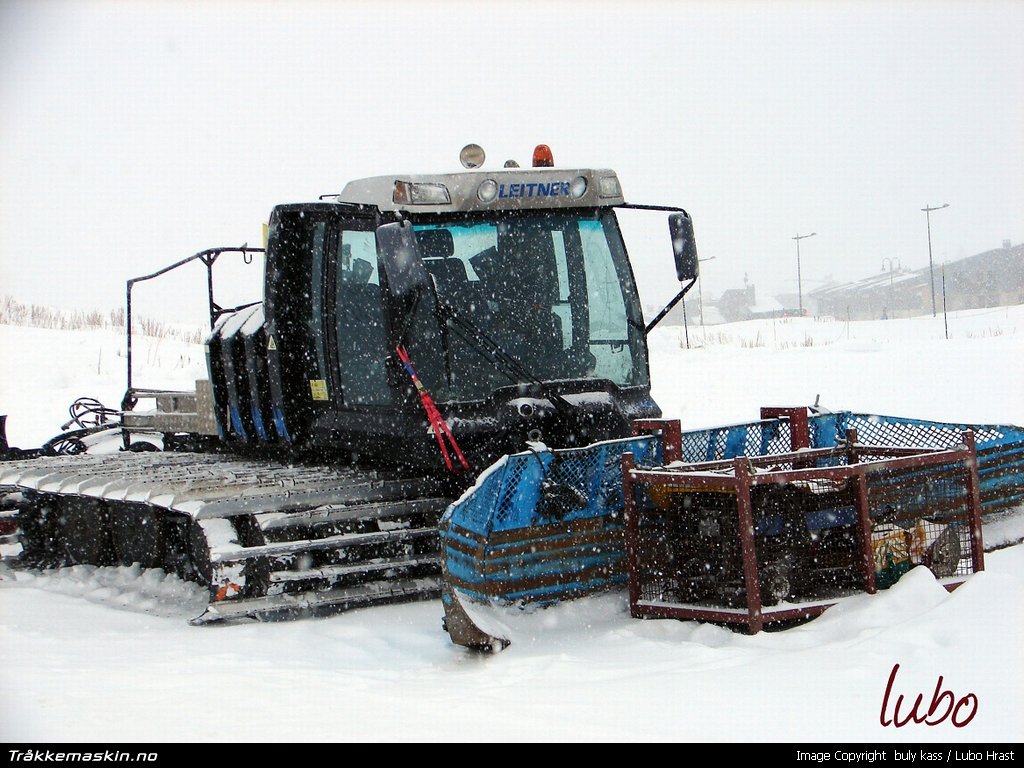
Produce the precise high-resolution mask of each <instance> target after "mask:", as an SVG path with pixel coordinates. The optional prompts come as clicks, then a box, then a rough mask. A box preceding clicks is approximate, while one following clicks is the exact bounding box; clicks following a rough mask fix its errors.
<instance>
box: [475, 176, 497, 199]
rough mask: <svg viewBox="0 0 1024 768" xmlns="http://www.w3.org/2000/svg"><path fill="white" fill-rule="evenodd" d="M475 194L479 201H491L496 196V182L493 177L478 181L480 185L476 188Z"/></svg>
mask: <svg viewBox="0 0 1024 768" xmlns="http://www.w3.org/2000/svg"><path fill="white" fill-rule="evenodd" d="M476 196H477V197H478V198H480V202H481V203H490V202H492V201H493V200H494V198H496V197H497V196H498V182H496V181H495V180H494V179H486V180H485V181H482V182H480V186H479V187H477V188H476Z"/></svg>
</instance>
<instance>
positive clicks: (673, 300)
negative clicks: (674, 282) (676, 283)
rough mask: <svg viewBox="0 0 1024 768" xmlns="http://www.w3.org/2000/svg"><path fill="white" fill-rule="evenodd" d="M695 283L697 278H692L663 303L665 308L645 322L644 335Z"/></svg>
mask: <svg viewBox="0 0 1024 768" xmlns="http://www.w3.org/2000/svg"><path fill="white" fill-rule="evenodd" d="M696 283H697V279H696V278H694V279H693V280H691V281H690V282H689V283H688V284H687V285H685V286H684V287H683V289H682V290H681V291H679V293H677V294H676V296H675V298H674V299H672V301H670V302H669V303H668V304H666V305H665V308H664V309H663V310H661V312H659V313H658V316H657V317H655V318H654V319H653V320H651V322H649V323H648V324H647V327H646V328H644V335H645V336H646V335H648V334H649V333H650V332H651V331H652V330H653V329H654V326H656V325H657V324H658V323H660V322H661V321H662V320H663V319H664V317H665V315H667V314H668V313H669V312H671V311H672V308H673V307H675V305H676V304H678V303H679V302H680V301H682V300H683V297H684V296H685V295H686V292H687V291H689V290H690V289H691V288H693V286H694V285H696Z"/></svg>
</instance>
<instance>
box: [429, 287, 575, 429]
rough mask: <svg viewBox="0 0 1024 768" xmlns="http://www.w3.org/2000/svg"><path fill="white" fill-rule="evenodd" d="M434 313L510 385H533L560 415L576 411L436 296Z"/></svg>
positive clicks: (554, 391) (553, 390)
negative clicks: (504, 377) (435, 310)
mask: <svg viewBox="0 0 1024 768" xmlns="http://www.w3.org/2000/svg"><path fill="white" fill-rule="evenodd" d="M435 295H436V293H435ZM437 311H438V316H439V318H440V320H441V321H442V323H443V325H444V326H446V327H447V326H448V325H449V324H450V325H451V326H452V327H453V329H454V330H455V332H456V334H457V335H458V337H459V338H460V339H462V341H464V342H466V344H468V345H469V346H471V347H472V348H473V349H475V350H476V351H477V352H478V353H479V354H480V356H481V357H482V358H484V360H486V361H487V362H489V363H490V364H491V365H492V366H494V369H495V370H497V371H498V372H499V373H501V374H503V375H504V376H506V377H507V378H508V379H509V380H510V381H511V382H512V383H513V384H523V383H527V384H532V385H533V386H535V387H536V388H537V389H538V390H540V392H541V394H543V395H544V397H546V398H547V399H548V400H549V401H550V402H551V404H552V405H553V406H554V407H555V409H556V410H558V411H560V412H562V413H567V412H570V411H575V410H576V406H574V405H573V404H572V403H570V402H569V401H568V400H566V399H565V398H564V397H562V395H561V394H560V393H559V392H558V391H557V390H555V389H554V388H553V387H552V386H551V384H550V383H548V382H546V381H543V380H542V379H540V378H539V377H538V376H537V375H536V374H534V373H533V372H532V371H531V370H530V369H529V368H527V367H526V366H525V365H523V364H522V362H521V361H519V360H518V359H517V358H515V357H513V356H512V355H510V354H509V353H508V352H506V351H505V349H504V348H503V347H502V346H501V344H499V343H498V342H497V341H496V340H495V339H494V338H493V337H492V336H490V335H488V334H487V333H486V332H485V331H484V330H483V329H482V328H481V327H480V326H478V325H477V324H476V323H474V322H473V321H472V320H469V319H467V318H465V317H463V316H462V313H461V312H459V310H458V309H456V308H455V307H454V306H452V304H450V303H449V302H448V301H446V300H444V299H442V298H441V297H440V296H437ZM446 336H447V335H446ZM445 353H446V355H447V356H448V357H449V358H450V357H451V345H450V344H448V343H447V339H446V343H445ZM449 365H450V364H449Z"/></svg>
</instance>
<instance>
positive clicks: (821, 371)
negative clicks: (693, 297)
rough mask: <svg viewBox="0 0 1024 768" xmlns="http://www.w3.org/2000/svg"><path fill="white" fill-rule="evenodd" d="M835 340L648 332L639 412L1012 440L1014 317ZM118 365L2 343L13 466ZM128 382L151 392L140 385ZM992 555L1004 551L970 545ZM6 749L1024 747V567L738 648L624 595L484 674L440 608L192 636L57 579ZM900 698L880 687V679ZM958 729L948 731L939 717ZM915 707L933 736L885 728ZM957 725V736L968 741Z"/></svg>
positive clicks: (19, 627)
mask: <svg viewBox="0 0 1024 768" xmlns="http://www.w3.org/2000/svg"><path fill="white" fill-rule="evenodd" d="M948 333H949V338H948V339H947V338H945V337H946V327H945V324H944V322H943V318H942V317H941V315H940V316H939V317H938V318H931V317H925V318H919V319H913V320H903V319H901V320H888V321H877V322H858V323H849V324H848V323H846V322H842V321H838V320H836V321H828V320H814V319H809V318H799V319H786V320H776V321H771V320H765V321H752V322H748V323H740V324H733V325H727V326H713V327H712V326H708V327H706V328H700V327H691V328H690V330H689V342H690V347H689V348H686V345H685V341H684V339H685V337H684V335H683V333H682V329H675V328H662V329H659V330H657V331H655V333H654V334H652V337H651V357H652V376H653V378H654V382H655V385H654V394H655V398H656V399H657V400H658V402H659V403H660V404H661V405H662V407H663V408H664V410H665V413H666V415H667V416H672V417H678V418H680V419H681V420H682V422H683V424H684V427H687V428H689V427H702V426H710V425H714V424H721V423H729V422H735V421H748V420H750V419H752V418H755V417H756V416H757V412H758V409H759V407H760V406H762V405H802V404H810V403H813V402H814V401H815V400H816V399H818V398H819V397H820V403H821V405H823V406H826V407H829V408H832V409H840V408H842V409H853V410H860V411H866V412H874V413H881V414H887V415H898V416H916V417H921V418H927V419H936V420H942V421H957V422H967V423H1012V424H1018V425H1020V424H1024V387H1022V386H1021V384H1022V379H1024V376H1022V374H1024V307H1022V306H1019V307H1011V308H1000V309H989V310H979V311H974V312H961V313H958V314H956V315H951V316H950V317H949V322H948ZM123 344H124V342H123V339H121V338H120V337H119V336H118V335H117V334H114V333H107V332H99V331H96V332H85V331H82V332H55V331H44V330H39V329H30V328H15V327H6V326H0V354H2V359H4V360H5V361H6V363H7V364H6V366H5V372H4V376H3V377H2V378H0V413H7V414H8V415H9V419H8V433H9V436H10V442H11V444H12V445H18V446H21V447H30V446H34V445H38V444H39V443H41V442H42V441H43V440H45V439H47V438H48V437H50V436H52V435H53V434H54V433H55V432H56V431H57V428H58V427H59V425H60V424H61V423H63V422H64V421H65V420H66V419H67V416H66V408H67V405H68V404H69V403H70V402H71V401H72V400H73V399H74V398H75V397H78V396H79V395H90V396H93V397H97V398H99V399H100V400H103V401H105V402H107V403H108V404H110V405H116V404H117V403H118V402H119V401H120V397H121V394H122V393H123V388H124V374H123V365H124V360H123V353H124V350H123ZM136 360H137V362H138V367H137V369H136V383H137V384H138V385H141V386H172V387H187V386H189V382H190V381H191V380H192V379H193V378H195V376H196V375H200V374H201V373H202V367H203V358H202V352H201V349H199V348H195V347H187V346H184V345H180V344H174V343H171V342H167V341H166V340H165V341H156V340H152V341H146V342H140V346H139V347H138V348H137V349H136ZM147 369H148V370H147ZM986 537H987V543H988V544H990V545H991V544H992V543H993V542H994V541H996V540H999V541H1006V542H1013V541H1019V540H1020V539H1021V538H1022V537H1024V525H1022V524H1021V523H1019V522H1016V523H1010V524H1008V525H1007V524H1003V526H1002V527H1001V528H998V529H997V528H995V527H994V526H987V527H986ZM0 586H2V587H3V588H0V686H2V689H3V691H4V697H3V705H2V714H3V717H2V718H0V738H2V739H3V740H4V741H8V742H13V741H35V742H57V741H89V742H100V741H108V740H109V741H123V742H166V741H171V742H186V741H188V742H193V741H218V742H279V741H287V742H300V741H305V742H331V741H378V742H401V741H524V740H525V741H680V742H685V741H702V742H706V741H711V742H772V743H776V742H848V743H871V744H874V743H910V742H926V741H927V742H958V743H964V742H1020V741H1021V740H1022V738H1024V696H1022V694H1021V692H1020V681H1021V680H1024V642H1022V641H1024V618H1022V615H1021V610H1020V609H1021V606H1024V545H1020V544H1017V545H1011V546H1007V547H1004V548H1001V549H999V550H997V551H991V552H989V553H988V554H987V556H986V570H985V571H984V572H982V573H978V574H975V575H974V576H972V577H970V578H969V579H968V581H967V583H966V584H964V585H963V586H962V587H960V588H959V589H957V590H956V591H954V592H953V593H947V592H946V591H945V590H944V589H943V588H942V587H941V586H939V585H938V584H937V583H936V581H935V579H934V578H933V577H932V576H931V575H930V573H929V572H928V571H926V570H924V569H921V568H919V569H915V570H914V571H912V572H911V573H910V574H908V575H907V576H905V577H904V578H903V579H902V580H901V581H900V582H899V583H898V584H897V585H896V586H895V587H893V588H891V589H889V590H887V591H884V592H881V593H879V594H877V595H874V596H867V595H864V596H858V597H855V598H851V599H849V600H848V601H846V602H844V603H842V604H841V605H838V606H835V607H833V608H831V609H829V610H828V611H826V612H825V614H824V615H822V616H821V617H819V618H817V619H815V620H814V621H811V622H809V623H807V624H805V625H803V626H800V627H796V628H792V629H788V630H786V631H780V632H762V633H760V634H758V635H755V636H747V635H743V634H740V633H737V632H733V631H730V630H728V629H722V628H719V627H715V626H710V625H704V624H698V623H693V622H677V621H667V620H660V621H659V620H649V621H639V620H634V619H631V618H630V617H629V615H628V610H627V605H626V598H625V596H624V595H622V594H611V595H604V596H600V597H596V598H590V599H586V600H580V601H576V602H572V603H565V604H562V605H560V606H556V607H554V608H550V609H547V610H543V611H536V612H533V613H530V614H521V615H518V616H515V617H512V618H514V621H513V620H511V619H510V624H511V626H512V630H513V632H512V644H511V645H510V646H509V648H507V649H506V650H505V651H503V652H502V653H499V654H495V655H487V656H485V655H478V654H476V653H473V652H469V651H466V650H465V649H462V648H458V647H456V646H453V645H452V644H451V643H450V642H449V640H448V637H447V635H446V634H445V633H444V632H443V631H442V629H441V617H442V614H443V612H442V609H441V606H440V603H439V602H426V603H418V604H413V605H405V606H389V607H384V608H374V609H368V610H362V611H354V612H351V613H348V614H343V615H339V616H335V617H332V618H327V619H318V620H304V621H296V622H290V623H271V624H244V625H238V626H208V627H192V626H189V625H188V624H187V623H186V621H185V620H186V618H187V617H188V616H189V615H191V614H193V613H194V612H195V606H196V604H197V601H198V602H201V601H202V599H203V596H202V594H200V593H199V592H198V590H196V589H194V588H192V587H191V586H190V585H187V584H182V583H181V582H178V581H176V580H174V579H171V578H166V577H162V575H161V574H160V573H155V572H150V573H139V572H137V571H133V570H132V569H101V570H97V569H91V568H82V567H80V568H75V569H67V570H65V571H63V572H62V573H60V574H59V575H53V576H47V577H36V578H27V577H21V578H20V579H19V580H16V581H14V580H10V579H7V580H4V581H2V582H0ZM896 665H898V669H896V672H895V677H894V678H892V681H891V685H890V686H889V690H890V693H889V697H888V699H887V700H886V690H887V683H889V682H890V679H891V675H892V674H893V670H894V669H895V668H896ZM943 691H949V692H950V694H951V695H952V697H953V699H952V701H953V702H954V703H955V704H956V705H958V708H957V709H956V710H955V717H956V719H957V720H959V722H960V724H961V725H963V723H964V721H965V720H967V721H968V722H967V723H966V725H963V727H957V725H956V724H954V722H953V720H954V716H952V715H951V716H949V717H946V718H942V717H941V716H942V715H943V713H944V712H945V711H946V709H947V708H948V707H947V704H948V703H949V702H950V699H949V697H948V696H944V695H943V694H942V692H943ZM918 694H922V695H923V699H924V703H923V705H922V708H921V711H922V713H923V711H924V710H926V709H927V708H928V705H929V704H930V703H931V701H932V698H933V696H937V697H939V702H938V706H937V707H936V709H935V710H934V712H933V716H932V717H931V718H930V720H931V721H938V720H941V722H939V723H938V724H935V725H929V724H927V723H915V722H910V723H908V724H906V725H904V726H903V727H896V725H895V724H892V723H891V722H890V724H889V725H883V724H882V720H889V721H891V719H892V717H893V715H894V709H895V706H896V704H897V701H898V700H899V697H900V696H902V697H903V702H902V704H901V709H900V711H899V719H900V721H901V722H902V721H903V720H904V719H905V718H906V716H907V714H908V712H909V708H910V706H911V705H912V703H913V700H914V699H915V697H916V696H917V695H918ZM972 714H973V716H971V715H972Z"/></svg>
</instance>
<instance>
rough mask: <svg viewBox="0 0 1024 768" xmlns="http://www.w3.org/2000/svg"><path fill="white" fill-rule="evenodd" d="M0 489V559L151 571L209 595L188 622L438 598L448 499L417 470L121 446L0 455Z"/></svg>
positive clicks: (24, 564) (14, 563) (18, 564)
mask: <svg viewBox="0 0 1024 768" xmlns="http://www.w3.org/2000/svg"><path fill="white" fill-rule="evenodd" d="M0 497H2V498H4V499H6V500H7V502H6V504H5V506H7V507H13V510H8V511H6V512H4V513H3V514H5V515H6V517H5V518H4V519H5V520H6V521H7V527H8V528H10V529H11V530H7V531H4V532H0V533H3V536H4V541H3V542H0V543H4V544H5V549H4V562H5V563H6V564H7V565H8V566H10V567H13V568H17V569H25V568H31V569H35V570H40V569H52V568H59V567H63V566H69V565H94V566H111V565H113V566H133V565H136V564H137V565H138V566H140V567H142V568H158V569H162V570H164V571H166V572H168V573H173V574H176V575H177V576H179V577H181V578H183V579H187V580H190V581H194V582H197V583H199V584H202V585H203V586H205V587H206V588H207V589H208V590H209V596H210V601H209V604H208V606H207V607H206V609H205V611H204V612H203V613H202V614H201V615H199V616H196V617H195V618H194V619H193V622H194V623H207V622H210V621H220V620H229V619H239V618H254V619H279V618H291V617H294V616H299V615H309V614H322V613H325V612H336V611H340V610H347V609H349V608H356V607H361V606H366V605H374V604H380V603H390V602H405V601H411V600H422V599H432V598H435V597H438V596H439V595H440V562H439V556H438V534H437V521H438V519H439V518H440V515H441V513H442V512H443V511H444V509H445V508H446V507H447V505H448V504H449V502H450V499H449V498H447V497H446V496H444V495H443V494H441V493H438V491H437V488H436V485H435V483H434V482H433V481H432V480H430V479H429V478H426V477H420V476H408V475H402V474H400V473H398V472H393V471H380V470H372V469H364V468H359V467H346V466H328V465H322V464H317V465H310V464H300V463H289V462H285V461H276V460H265V459H249V458H242V457H237V456H225V455H211V454H194V453H176V452H166V453H164V452H146V453H128V452H122V453H111V454H94V455H90V454H83V455H72V456H49V457H39V458H35V459H29V460H22V461H8V462H3V463H0ZM0 522H3V521H0ZM8 540H9V541H8ZM15 540H16V543H15ZM18 545H20V551H17V550H18V549H19V546H18Z"/></svg>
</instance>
